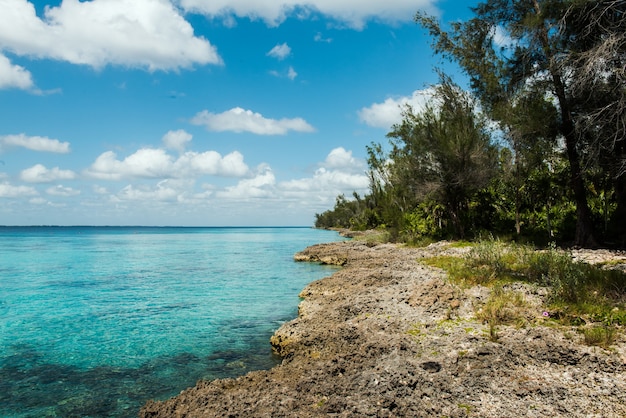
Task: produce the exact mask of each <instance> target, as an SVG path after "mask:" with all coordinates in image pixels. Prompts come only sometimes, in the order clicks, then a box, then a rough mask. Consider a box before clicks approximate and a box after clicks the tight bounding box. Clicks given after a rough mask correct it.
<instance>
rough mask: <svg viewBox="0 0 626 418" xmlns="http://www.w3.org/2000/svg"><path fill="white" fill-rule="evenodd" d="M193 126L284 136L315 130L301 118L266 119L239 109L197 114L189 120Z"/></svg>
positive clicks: (218, 130)
mask: <svg viewBox="0 0 626 418" xmlns="http://www.w3.org/2000/svg"><path fill="white" fill-rule="evenodd" d="M191 123H193V124H194V125H202V126H204V127H206V128H207V129H208V130H210V131H217V132H224V131H232V132H237V133H241V132H251V133H254V134H257V135H285V134H286V133H287V132H289V131H296V132H313V131H314V130H315V129H314V128H313V127H312V126H311V125H309V124H308V123H307V122H306V121H305V120H304V119H302V118H294V119H287V118H283V119H278V120H277V119H268V118H265V117H263V115H261V114H260V113H255V112H252V111H251V110H245V109H242V108H240V107H235V108H233V109H230V110H227V111H226V112H223V113H211V112H209V111H207V110H203V111H202V112H199V113H198V114H196V116H194V117H193V118H192V119H191Z"/></svg>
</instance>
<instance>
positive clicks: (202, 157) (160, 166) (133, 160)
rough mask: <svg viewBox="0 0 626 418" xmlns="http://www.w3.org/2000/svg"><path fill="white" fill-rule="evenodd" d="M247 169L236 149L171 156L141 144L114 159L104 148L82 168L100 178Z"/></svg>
mask: <svg viewBox="0 0 626 418" xmlns="http://www.w3.org/2000/svg"><path fill="white" fill-rule="evenodd" d="M247 173H248V166H247V165H246V164H245V163H244V161H243V155H241V154H240V153H239V152H237V151H234V152H231V153H230V154H227V155H225V156H222V155H220V154H219V153H217V152H215V151H206V152H203V153H198V152H192V151H188V152H185V153H184V154H182V155H181V156H180V157H179V158H178V159H174V158H173V157H172V156H171V155H169V154H167V152H165V150H162V149H154V148H142V149H140V150H138V151H136V152H135V153H133V154H131V155H129V156H128V157H126V158H125V159H124V160H118V159H117V155H116V154H115V153H114V152H113V151H107V152H105V153H103V154H101V155H100V156H99V157H98V158H96V161H95V162H94V163H93V164H92V165H91V166H90V167H89V168H88V169H87V170H86V174H87V175H88V176H91V177H94V178H98V179H102V180H121V179H123V178H157V179H171V178H194V177H198V176H200V175H205V174H208V175H215V176H225V177H241V176H244V175H246V174H247Z"/></svg>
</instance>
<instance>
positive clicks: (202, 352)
mask: <svg viewBox="0 0 626 418" xmlns="http://www.w3.org/2000/svg"><path fill="white" fill-rule="evenodd" d="M339 239H341V238H340V237H339V236H338V235H337V234H336V233H334V232H329V231H320V230H314V229H310V228H139V227H138V228H133V227H0V416H2V417H20V418H21V417H127V416H128V417H132V416H136V415H137V412H138V410H139V408H140V407H141V405H143V404H144V403H145V402H146V401H147V400H148V399H166V398H168V397H170V396H174V395H176V394H178V393H179V392H180V391H181V390H183V389H185V388H186V387H189V386H193V385H194V384H195V383H196V381H198V380H199V379H214V378H222V377H234V376H239V375H242V374H245V373H246V372H248V371H251V370H258V369H266V368H270V367H272V366H274V365H275V364H277V363H278V362H279V359H278V358H276V357H275V356H273V355H272V353H271V348H270V345H269V338H270V336H271V335H272V333H273V332H274V331H275V330H276V329H277V328H278V327H279V326H280V325H281V324H282V323H283V322H284V321H287V320H289V319H292V318H294V317H295V316H296V315H297V305H298V303H299V299H298V296H297V295H298V293H299V292H300V290H302V288H303V287H304V286H305V285H306V284H307V283H310V282H311V281H313V280H316V279H319V278H322V277H325V276H328V275H330V274H332V272H333V271H334V270H333V268H332V267H325V266H320V265H317V264H312V263H296V262H294V261H293V255H294V253H296V252H297V251H300V250H302V249H304V248H305V247H306V246H308V245H312V244H315V243H319V242H328V241H335V240H339Z"/></svg>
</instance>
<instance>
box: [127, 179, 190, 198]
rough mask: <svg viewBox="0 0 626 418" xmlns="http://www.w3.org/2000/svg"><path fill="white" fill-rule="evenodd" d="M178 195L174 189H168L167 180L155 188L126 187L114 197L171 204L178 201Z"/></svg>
mask: <svg viewBox="0 0 626 418" xmlns="http://www.w3.org/2000/svg"><path fill="white" fill-rule="evenodd" d="M179 193H180V192H179V191H178V190H177V189H176V188H173V187H170V185H169V184H168V181H167V180H163V181H160V182H159V183H157V185H156V187H155V188H150V187H147V186H132V185H128V186H126V187H124V188H123V189H122V190H121V191H120V192H119V193H117V194H116V195H115V196H116V197H117V198H118V199H120V200H137V201H161V202H171V201H177V200H178V198H179Z"/></svg>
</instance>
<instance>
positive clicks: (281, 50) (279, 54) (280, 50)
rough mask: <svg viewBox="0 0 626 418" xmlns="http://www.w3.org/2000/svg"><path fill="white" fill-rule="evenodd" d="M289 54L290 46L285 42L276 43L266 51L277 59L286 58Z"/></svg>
mask: <svg viewBox="0 0 626 418" xmlns="http://www.w3.org/2000/svg"><path fill="white" fill-rule="evenodd" d="M289 54H291V48H289V45H287V44H286V43H284V44H280V45H276V46H275V47H274V48H272V49H271V50H270V52H268V53H267V55H268V56H270V57H274V58H276V59H277V60H279V61H281V60H284V59H285V58H287V57H288V56H289Z"/></svg>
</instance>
